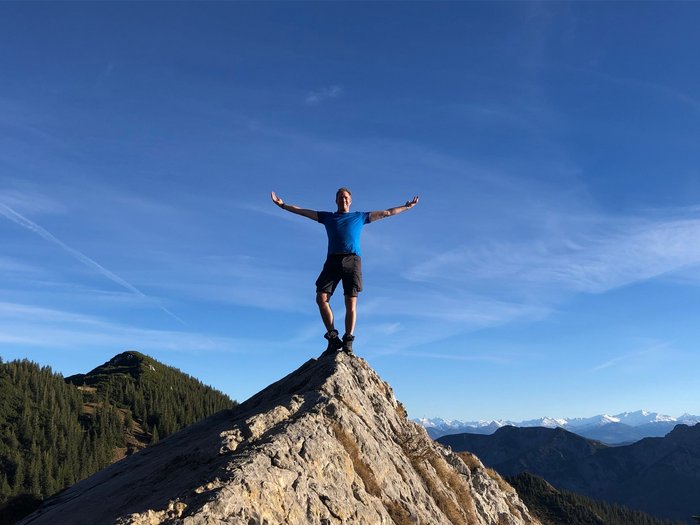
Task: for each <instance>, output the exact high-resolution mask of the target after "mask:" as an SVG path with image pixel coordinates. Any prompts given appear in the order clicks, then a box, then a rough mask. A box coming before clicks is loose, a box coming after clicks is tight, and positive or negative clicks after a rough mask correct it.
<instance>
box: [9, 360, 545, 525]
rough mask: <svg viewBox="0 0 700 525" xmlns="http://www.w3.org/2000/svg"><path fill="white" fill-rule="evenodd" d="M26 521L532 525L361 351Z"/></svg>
mask: <svg viewBox="0 0 700 525" xmlns="http://www.w3.org/2000/svg"><path fill="white" fill-rule="evenodd" d="M22 523H25V524H32V525H40V524H43V523H46V524H51V525H53V524H56V523H70V524H76V525H78V524H89V525H97V524H103V523H104V524H107V523H109V524H120V525H126V524H133V525H146V524H149V525H150V524H161V523H162V524H182V525H196V524H215V523H216V524H218V523H227V524H245V525H281V524H292V525H294V524H306V523H308V524H319V525H331V524H352V525H361V524H366V525H381V524H386V525H394V524H395V525H404V524H425V525H440V524H470V525H471V524H493V525H519V524H536V523H538V522H537V520H536V519H534V518H533V517H531V515H530V513H529V511H528V510H527V508H526V507H525V505H524V504H523V503H522V501H521V500H520V499H519V498H518V496H517V494H516V493H515V491H514V490H513V489H512V488H511V487H510V486H509V485H508V484H507V483H505V482H504V481H503V480H502V479H501V478H499V477H498V475H497V474H495V472H493V471H491V470H488V469H486V468H484V466H483V465H482V464H481V463H480V462H479V461H478V460H476V459H473V460H472V461H469V465H467V464H465V463H464V462H463V461H462V459H460V457H458V456H457V455H456V454H454V453H452V452H451V451H450V450H449V449H447V448H445V447H443V446H441V445H439V444H438V443H435V442H434V441H433V440H432V439H430V437H429V436H428V435H427V433H426V431H425V429H424V428H423V427H421V426H419V425H418V424H416V423H414V422H412V421H410V420H409V419H408V418H407V415H406V411H405V410H404V408H403V406H402V405H401V403H399V402H398V401H397V400H396V398H395V397H394V394H393V392H392V389H391V388H390V387H389V385H388V384H386V383H385V382H383V381H382V380H381V379H380V378H379V376H378V375H377V374H376V372H374V370H372V369H371V368H370V367H369V365H368V364H367V363H366V362H365V361H364V360H362V359H360V358H358V357H356V356H353V355H348V354H345V353H339V354H336V355H333V356H328V357H322V358H319V359H312V360H310V361H308V362H306V363H305V364H304V365H302V366H301V367H300V368H299V369H298V370H296V371H294V372H293V373H291V374H289V375H288V376H287V377H285V378H283V379H281V380H280V381H277V382H276V383H273V384H272V385H270V386H268V387H267V388H266V389H264V390H263V391H261V392H259V393H258V394H256V395H255V396H253V397H251V398H250V399H249V400H247V401H246V402H244V403H242V404H241V405H239V406H237V407H235V408H233V409H231V410H225V411H222V412H219V413H218V414H215V415H214V416H211V417H209V418H207V419H205V420H202V421H200V422H198V423H196V424H194V425H192V426H189V427H187V428H185V429H183V430H181V431H180V432H178V433H176V434H173V435H172V436H170V437H168V438H167V439H165V440H163V441H161V442H160V443H158V444H157V445H154V446H152V447H149V448H147V449H145V450H143V451H141V452H139V453H137V454H135V455H133V456H130V457H128V458H126V459H124V460H122V461H119V462H118V463H115V464H113V465H112V466H110V467H108V468H106V469H104V470H102V471H100V472H98V473H97V474H95V475H94V476H92V477H90V478H88V479H85V480H83V481H81V482H79V483H77V484H75V485H73V486H72V487H71V488H69V489H67V490H66V491H64V492H62V493H60V494H59V495H57V496H56V497H54V498H52V499H50V500H48V501H47V502H46V503H45V504H44V506H43V507H41V508H40V509H39V510H38V511H37V512H35V513H34V514H32V515H30V516H29V517H27V518H25V520H24V521H23V522H22Z"/></svg>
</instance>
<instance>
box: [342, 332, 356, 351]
mask: <svg viewBox="0 0 700 525" xmlns="http://www.w3.org/2000/svg"><path fill="white" fill-rule="evenodd" d="M354 340H355V336H354V335H350V334H345V335H344V336H343V347H342V349H341V350H342V351H343V352H345V353H348V354H352V342H353V341H354Z"/></svg>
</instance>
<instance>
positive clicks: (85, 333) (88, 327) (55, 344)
mask: <svg viewBox="0 0 700 525" xmlns="http://www.w3.org/2000/svg"><path fill="white" fill-rule="evenodd" d="M0 344H12V345H13V348H15V347H16V346H17V345H27V346H37V347H41V348H50V349H56V350H57V349H72V348H80V347H89V346H100V347H109V348H129V347H131V348H134V347H136V348H143V349H148V351H155V350H168V351H179V352H198V351H220V352H242V353H248V352H261V351H270V350H271V349H272V350H274V349H275V348H279V347H281V345H282V344H281V343H279V342H274V341H269V340H268V341H266V340H262V339H255V340H249V339H245V338H231V337H219V336H215V335H209V334H201V333H196V332H192V331H178V330H154V329H144V328H140V327H135V326H131V325H128V324H122V323H114V322H111V321H107V320H105V319H102V318H100V317H96V316H92V315H86V314H83V313H79V312H71V311H66V310H59V309H53V308H46V307H41V306H34V305H28V304H22V303H10V302H0ZM284 347H285V348H287V349H288V345H285V346H284Z"/></svg>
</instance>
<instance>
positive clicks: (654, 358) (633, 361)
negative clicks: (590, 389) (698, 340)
mask: <svg viewBox="0 0 700 525" xmlns="http://www.w3.org/2000/svg"><path fill="white" fill-rule="evenodd" d="M674 353H676V351H675V349H674V347H673V345H672V344H671V343H669V342H661V343H654V344H652V345H651V346H648V347H646V348H642V349H640V350H635V351H632V352H628V353H625V354H622V355H619V356H617V357H613V358H612V359H608V360H606V361H604V362H603V363H601V364H599V365H596V366H594V367H593V368H592V369H591V372H598V371H601V370H605V369H608V368H624V369H630V370H634V371H638V370H639V369H640V368H645V369H649V368H654V367H655V366H656V364H657V363H658V362H659V360H661V359H664V360H668V359H669V358H671V356H672V355H673V354H674Z"/></svg>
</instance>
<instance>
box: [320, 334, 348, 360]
mask: <svg viewBox="0 0 700 525" xmlns="http://www.w3.org/2000/svg"><path fill="white" fill-rule="evenodd" d="M323 337H325V338H326V339H328V346H327V347H326V351H325V352H323V353H322V354H321V357H323V356H326V355H330V354H335V353H336V352H337V351H338V350H340V349H341V348H342V346H343V342H342V341H341V340H340V337H338V330H328V332H327V333H326V334H325V335H324V336H323Z"/></svg>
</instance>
